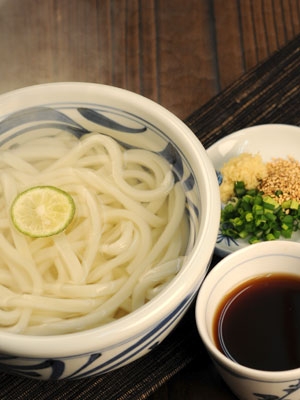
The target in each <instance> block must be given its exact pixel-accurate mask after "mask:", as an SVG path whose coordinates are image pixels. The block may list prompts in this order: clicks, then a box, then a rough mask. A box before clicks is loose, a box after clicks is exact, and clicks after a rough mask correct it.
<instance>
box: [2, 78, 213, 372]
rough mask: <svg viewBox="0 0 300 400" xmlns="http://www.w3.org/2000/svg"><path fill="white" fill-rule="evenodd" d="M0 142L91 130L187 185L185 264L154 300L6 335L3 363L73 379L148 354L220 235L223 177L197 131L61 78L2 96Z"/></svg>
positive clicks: (193, 289) (138, 103)
mask: <svg viewBox="0 0 300 400" xmlns="http://www.w3.org/2000/svg"><path fill="white" fill-rule="evenodd" d="M0 106H1V107H0V110H1V112H0V146H1V147H2V148H7V147H9V146H12V145H14V144H15V143H19V142H20V141H22V140H24V138H26V137H27V136H28V135H32V134H34V135H37V134H39V133H44V132H49V131H50V132H51V130H56V131H57V130H63V131H68V132H70V133H72V134H73V135H75V136H77V137H80V136H81V135H83V134H87V133H89V132H91V131H93V132H101V133H105V134H106V135H110V136H112V137H114V138H115V139H116V140H117V141H119V142H120V143H122V145H123V146H126V147H141V148H145V149H149V150H151V151H153V152H155V153H159V154H161V155H162V156H163V157H165V158H166V159H167V160H168V161H169V162H170V163H171V164H172V165H173V174H174V176H175V179H176V180H178V181H180V182H181V183H182V187H183V188H184V191H185V195H186V210H187V214H188V218H189V244H188V249H187V254H186V261H185V263H184V267H183V268H182V270H181V271H180V272H179V274H178V275H177V276H176V278H175V279H173V280H172V281H171V282H170V283H169V285H168V286H167V287H166V288H165V289H164V290H163V291H162V292H161V293H160V294H159V295H157V296H156V297H155V298H154V299H153V300H151V301H150V302H149V303H147V304H146V305H144V306H142V307H141V308H140V309H138V310H137V311H135V312H133V313H131V314H129V315H128V316H126V317H123V318H121V319H120V320H118V321H115V322H111V323H110V324H107V325H105V326H102V327H99V328H95V329H90V330H86V331H83V332H77V333H72V334H66V335H57V336H25V335H18V334H12V333H8V332H0V368H1V369H2V370H3V371H5V372H7V373H11V374H19V375H23V376H27V377H32V378H36V379H44V380H46V379H52V380H57V379H64V378H68V379H75V378H83V377H87V376H91V375H96V374H103V373H106V372H108V371H112V370H114V369H116V368H119V367H121V366H124V365H126V364H127V363H129V362H131V361H133V360H135V359H137V358H139V357H141V356H143V355H144V354H146V353H147V352H149V351H150V350H151V349H153V348H154V347H156V346H157V345H159V343H160V342H161V341H162V340H163V339H164V338H165V337H166V336H167V335H168V334H169V333H170V331H171V330H172V329H173V328H174V327H175V326H176V324H177V323H178V322H179V321H180V319H181V318H182V316H183V315H184V313H185V312H186V310H187V309H188V307H189V305H190V304H191V302H192V300H193V299H194V298H195V295H196V293H197V291H198V289H199V286H200V284H201V283H202V281H203V279H204V277H205V274H206V272H207V268H208V266H209V263H210V259H211V255H212V253H213V250H214V245H215V241H216V237H217V231H218V226H219V217H218V210H219V208H220V202H219V196H218V185H217V179H216V176H215V173H214V169H213V167H212V164H211V162H210V160H209V158H208V157H207V154H206V152H205V150H204V148H203V146H202V145H201V143H200V142H199V140H198V139H197V138H196V137H195V136H194V134H193V133H192V132H191V131H190V130H189V129H188V128H187V127H186V125H184V124H183V123H182V122H181V121H180V120H179V119H178V118H176V117H175V116H174V115H173V114H171V113H170V112H168V111H167V110H165V109H164V108H162V107H161V106H159V105H157V104H156V103H154V102H152V101H150V100H148V99H145V98H144V97H142V96H139V95H137V94H134V93H131V92H128V91H126V90H123V89H119V88H114V87H109V86H105V85H98V84H87V83H57V84H46V85H38V86H33V87H29V88H24V89H20V90H17V91H14V92H11V93H8V94H5V95H2V96H0Z"/></svg>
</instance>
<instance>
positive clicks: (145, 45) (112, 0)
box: [0, 0, 300, 119]
mask: <svg viewBox="0 0 300 400" xmlns="http://www.w3.org/2000/svg"><path fill="white" fill-rule="evenodd" d="M299 32H300V2H299V0H240V1H239V0H227V1H223V0H214V1H213V0H211V1H210V0H185V1H182V0H0V53H1V62H0V93H3V92H6V91H9V90H12V89H15V88H19V87H23V86H28V85H33V84H38V83H44V82H54V81H89V82H99V83H104V84H109V85H115V86H119V87H122V88H126V89H129V90H133V91H135V92H138V93H140V94H142V95H144V96H146V97H149V98H151V99H153V100H155V101H157V102H159V103H160V104H162V105H163V106H165V107H167V108H168V109H169V110H170V111H172V112H173V113H175V114H176V115H177V116H178V117H179V118H182V119H184V118H186V117H187V116H188V115H189V114H190V113H191V112H192V111H194V110H195V109H197V108H198V107H200V106H201V105H203V104H204V103H206V102H207V101H208V100H209V99H211V98H212V97H213V96H214V95H216V94H217V93H218V92H219V91H220V90H222V89H224V88H225V87H227V86H228V85H229V84H230V83H232V82H233V81H234V80H236V79H237V78H238V77H239V76H240V75H241V74H243V73H244V72H246V71H248V70H249V69H250V68H252V67H254V66H255V65H257V63H259V62H261V61H262V60H264V59H266V58H267V57H268V56H269V55H270V54H272V53H273V52H274V51H276V50H278V49H279V48H280V47H282V46H283V45H284V44H285V43H287V42H288V41H289V40H290V39H292V38H293V37H295V36H296V34H297V33H299Z"/></svg>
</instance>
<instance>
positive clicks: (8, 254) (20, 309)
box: [0, 132, 188, 335]
mask: <svg viewBox="0 0 300 400" xmlns="http://www.w3.org/2000/svg"><path fill="white" fill-rule="evenodd" d="M37 185H52V186H56V187H58V188H61V189H63V190H64V191H66V192H68V193H69V194H70V195H71V196H72V197H73V199H74V201H75V204H76V212H75V217H74V219H73V221H72V222H71V224H70V225H69V226H68V227H67V228H66V230H65V231H64V232H62V233H60V234H57V235H54V236H51V237H48V238H30V237H28V236H25V235H23V234H21V233H20V232H18V231H17V230H16V229H15V227H14V226H13V224H12V222H11V220H10V205H11V203H12V201H13V200H14V199H15V197H16V196H17V195H18V193H20V192H21V191H23V190H25V189H27V188H30V187H33V186H37ZM187 236H188V235H187V221H186V217H185V195H184V192H183V190H182V187H181V184H180V183H179V182H177V183H176V182H175V180H174V177H173V173H172V171H171V166H170V165H169V163H168V162H167V161H166V160H165V159H164V158H163V157H161V156H160V155H158V154H155V153H153V152H151V151H148V150H143V149H136V148H135V149H134V148H132V149H125V148H123V147H121V146H120V145H119V143H118V142H116V141H115V140H114V139H112V138H110V137H108V136H106V135H102V134H98V133H97V134H88V135H85V136H83V137H82V138H81V139H77V138H76V137H74V136H73V135H71V134H68V133H66V132H58V133H57V134H51V135H44V136H42V137H40V138H39V137H35V136H34V135H33V136H32V138H31V139H30V141H28V142H25V143H23V144H21V145H13V146H11V148H8V149H2V150H1V151H0V254H1V258H0V327H1V329H2V330H6V331H9V332H14V333H23V334H27V335H57V334H65V333H70V332H77V331H81V330H85V329H89V328H93V327H96V326H99V325H102V324H106V323H109V322H111V321H114V320H116V319H118V318H121V317H123V316H124V315H126V314H128V313H130V312H132V311H133V310H136V309H137V308H139V307H140V306H141V305H143V304H145V303H146V302H148V301H149V300H150V299H152V298H153V297H154V296H155V295H157V294H158V293H159V292H160V291H161V290H162V289H163V288H164V287H165V286H166V285H167V284H168V283H169V282H170V280H171V279H172V278H173V277H174V276H175V275H176V274H177V273H178V271H179V269H180V268H181V265H182V262H183V257H184V254H185V249H186V245H187Z"/></svg>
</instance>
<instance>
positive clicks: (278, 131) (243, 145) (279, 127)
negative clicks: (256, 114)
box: [207, 124, 300, 257]
mask: <svg viewBox="0 0 300 400" xmlns="http://www.w3.org/2000/svg"><path fill="white" fill-rule="evenodd" d="M245 152H247V153H251V154H257V153H259V154H260V155H261V157H262V159H263V161H264V162H268V161H271V160H272V158H278V157H280V158H287V157H288V156H291V157H293V158H295V159H296V160H298V161H300V127H298V126H293V125H284V124H266V125H256V126H253V127H250V128H245V129H242V130H239V131H237V132H234V133H232V134H230V135H228V136H226V137H224V138H222V139H221V140H219V141H217V142H216V143H214V144H213V145H212V146H210V147H209V148H208V149H207V153H208V156H209V158H210V160H211V162H212V163H213V166H214V168H215V170H216V173H217V175H218V179H219V183H221V179H222V177H221V174H220V169H221V168H222V166H223V164H224V163H225V162H227V161H228V160H229V159H231V158H232V157H235V156H238V155H239V154H241V153H245ZM222 207H224V204H222ZM281 239H282V238H281ZM286 240H292V241H296V242H300V231H298V232H295V233H294V234H293V236H292V239H286ZM246 246H250V244H249V243H248V242H247V239H233V238H231V237H228V236H224V235H222V234H221V232H219V234H218V238H217V242H216V246H215V253H216V254H217V255H219V256H221V257H225V256H226V255H228V254H230V253H232V252H234V251H236V250H239V249H241V248H243V247H246Z"/></svg>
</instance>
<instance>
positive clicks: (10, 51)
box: [0, 0, 300, 400]
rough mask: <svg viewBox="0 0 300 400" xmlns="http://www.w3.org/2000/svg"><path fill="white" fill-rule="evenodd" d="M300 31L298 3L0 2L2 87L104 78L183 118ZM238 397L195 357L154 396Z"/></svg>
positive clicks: (163, 399)
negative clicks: (196, 363) (197, 363)
mask: <svg viewBox="0 0 300 400" xmlns="http://www.w3.org/2000/svg"><path fill="white" fill-rule="evenodd" d="M299 33H300V0H226V1H225V0H0V57H1V59H0V93H4V92H7V91H10V90H13V89H16V88H20V87H24V86H28V85H34V84H40V83H45V82H58V81H88V82H97V83H103V84H109V85H114V86H118V87H122V88H126V89H129V90H132V91H134V92H137V93H140V94H142V95H144V96H146V97H148V98H150V99H152V100H154V101H156V102H158V103H160V104H162V105H163V106H165V107H166V108H168V109H169V110H170V111H172V112H173V113H174V114H176V115H177V116H178V117H179V118H181V119H185V118H187V117H188V116H189V115H190V114H191V113H192V112H193V111H195V110H196V109H198V108H199V107H201V106H202V105H204V104H205V103H206V102H208V101H209V100H210V99H212V98H213V97H214V96H215V95H217V94H218V93H219V92H220V91H222V90H223V89H225V88H226V87H228V85H230V84H231V83H232V82H234V81H236V80H237V79H238V78H239V77H240V76H241V75H242V74H243V73H245V72H247V71H249V70H251V69H252V68H254V67H255V66H256V65H257V64H259V63H260V62H262V61H264V60H266V59H267V58H268V57H269V56H270V55H271V54H273V53H274V52H276V51H277V50H278V49H280V48H281V47H283V46H284V45H285V44H286V43H288V42H289V41H290V40H291V39H293V38H294V37H295V36H296V35H298V34H299ZM203 362H204V363H205V360H204V361H203ZM209 365H210V364H209ZM234 398H235V397H234V396H233V395H232V394H231V393H230V392H229V390H228V389H227V388H226V387H225V385H224V384H223V383H222V381H221V380H220V378H219V376H218V375H217V374H216V372H215V371H214V370H213V369H211V367H210V366H209V367H208V368H207V369H206V370H205V372H204V373H203V369H202V374H201V375H200V374H199V366H198V365H195V364H191V365H189V366H188V367H187V368H186V369H185V370H183V371H182V372H180V373H179V374H178V375H176V376H175V377H174V378H173V379H171V380H170V381H169V382H168V383H167V384H165V385H164V386H163V387H161V388H158V390H157V391H156V392H155V393H154V394H153V395H152V396H151V400H182V399H187V400H194V399H195V400H196V399H198V400H211V399H217V400H231V399H234Z"/></svg>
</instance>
